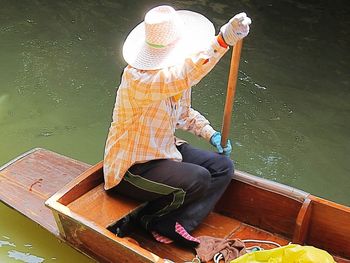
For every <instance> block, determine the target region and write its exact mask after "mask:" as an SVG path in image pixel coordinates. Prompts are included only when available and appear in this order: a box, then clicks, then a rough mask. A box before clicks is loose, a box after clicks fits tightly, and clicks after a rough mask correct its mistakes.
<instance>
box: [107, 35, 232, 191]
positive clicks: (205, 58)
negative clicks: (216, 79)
mask: <svg viewBox="0 0 350 263" xmlns="http://www.w3.org/2000/svg"><path fill="white" fill-rule="evenodd" d="M226 51H227V48H224V47H222V46H220V44H219V43H218V40H217V39H216V38H215V39H213V42H212V44H211V45H210V47H208V49H207V50H204V51H203V52H200V53H198V54H197V55H195V56H194V57H192V58H189V59H186V60H185V61H184V63H183V64H181V65H177V66H172V67H168V68H164V69H160V70H138V69H135V68H132V67H131V66H127V67H126V68H125V69H124V73H123V75H122V79H121V84H120V86H119V89H118V92H117V98H116V102H115V106H114V111H113V121H112V123H111V126H110V129H109V134H108V137H107V141H106V147H105V155H104V179H105V189H110V188H112V187H114V186H116V185H117V184H118V183H119V182H120V181H121V180H122V178H123V176H124V174H125V173H126V172H127V170H128V169H129V168H130V167H131V166H132V165H133V164H135V163H143V162H147V161H150V160H154V159H172V160H175V161H182V156H181V154H180V152H179V151H178V150H177V148H176V144H177V143H180V142H179V141H178V140H177V138H176V137H175V135H174V133H175V129H177V128H179V129H183V130H187V131H190V132H192V133H194V134H196V135H198V136H200V137H203V138H205V139H207V140H210V137H211V136H212V135H213V134H214V132H215V130H214V129H213V128H212V127H211V126H210V123H209V121H208V120H207V119H206V118H205V117H203V116H202V115H201V114H200V113H199V112H197V111H195V110H194V109H192V108H191V87H192V86H193V85H195V84H197V83H198V82H199V81H200V80H201V79H202V78H203V77H204V76H205V75H206V74H207V73H209V71H210V70H211V69H212V68H213V67H214V66H215V65H216V63H217V62H218V61H219V60H220V58H221V57H222V56H223V55H224V54H225V52H226Z"/></svg>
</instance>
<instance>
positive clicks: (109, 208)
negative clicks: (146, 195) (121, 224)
mask: <svg viewBox="0 0 350 263" xmlns="http://www.w3.org/2000/svg"><path fill="white" fill-rule="evenodd" d="M139 205H141V203H140V202H137V201H134V200H132V199H130V198H126V197H124V196H120V195H117V194H114V193H113V194H107V193H106V191H105V190H104V189H103V183H102V184H100V185H98V186H96V187H95V188H93V189H91V190H90V191H88V192H87V193H85V194H83V195H82V196H80V197H79V198H78V199H76V200H74V201H73V202H71V203H70V204H68V205H67V206H68V208H69V209H70V210H72V211H74V212H76V213H77V214H79V215H81V216H83V217H85V218H86V219H87V220H90V221H91V222H95V223H97V224H99V225H101V226H104V227H106V228H107V227H108V226H110V225H111V224H113V223H116V222H117V221H118V220H119V219H121V218H123V217H124V216H126V215H128V214H129V213H131V212H132V211H133V210H135V209H136V208H137V207H138V206H139ZM92 211H93V212H92Z"/></svg>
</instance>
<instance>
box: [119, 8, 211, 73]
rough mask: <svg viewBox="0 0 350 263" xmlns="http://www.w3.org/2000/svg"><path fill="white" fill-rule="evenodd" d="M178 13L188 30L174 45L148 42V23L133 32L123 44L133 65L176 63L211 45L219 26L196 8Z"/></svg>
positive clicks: (148, 67)
mask: <svg viewBox="0 0 350 263" xmlns="http://www.w3.org/2000/svg"><path fill="white" fill-rule="evenodd" d="M176 12H177V13H178V15H179V16H180V18H181V19H182V21H183V23H184V27H183V30H184V32H182V37H181V38H180V39H179V40H178V41H177V42H176V43H175V44H174V45H170V46H168V47H164V48H153V47H151V46H149V45H148V44H146V42H145V30H144V26H145V25H144V22H142V23H140V24H138V25H137V26H136V27H135V28H134V29H133V30H132V31H131V32H130V34H129V35H128V37H127V38H126V40H125V42H124V45H123V57H124V59H125V61H126V62H127V63H128V64H129V65H130V66H132V67H134V68H137V69H141V70H156V69H161V68H166V67H170V66H174V65H177V64H180V63H181V62H183V61H184V60H185V59H186V58H188V57H189V56H190V55H192V54H195V53H198V52H200V51H202V50H204V49H205V48H207V47H208V45H210V43H211V41H212V37H213V36H214V35H215V28H214V25H213V23H212V22H211V21H210V20H209V19H207V18H206V17H205V16H203V15H201V14H199V13H195V12H192V11H187V10H178V11H176Z"/></svg>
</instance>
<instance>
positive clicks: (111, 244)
mask: <svg viewBox="0 0 350 263" xmlns="http://www.w3.org/2000/svg"><path fill="white" fill-rule="evenodd" d="M0 200H1V201H2V202H4V203H5V204H7V205H8V206H10V207H12V208H14V209H16V210H17V211H19V212H20V213H22V214H23V215H25V216H27V217H29V218H30V219H32V220H33V221H35V222H36V223H38V224H39V225H41V226H42V227H44V228H45V229H47V230H48V231H49V232H51V233H52V234H53V235H55V236H57V237H58V238H60V239H62V240H64V241H65V242H67V243H69V244H70V245H71V246H72V247H74V248H75V249H77V250H79V251H80V252H82V253H84V254H86V255H88V256H89V257H91V258H93V259H95V260H97V261H99V262H169V261H170V262H171V261H173V262H186V261H191V260H192V259H193V258H194V257H195V254H194V251H191V250H187V249H184V248H181V247H178V246H176V245H175V244H171V245H163V244H159V243H157V242H156V241H154V240H153V239H152V238H151V237H150V236H149V235H148V234H147V233H145V232H143V231H142V230H140V229H137V228H134V229H131V231H130V236H129V237H126V238H119V237H117V236H116V235H115V234H114V233H113V232H112V231H110V230H109V229H111V228H110V227H111V226H113V225H114V224H115V223H116V222H118V221H119V220H120V219H122V218H124V217H125V216H126V215H127V214H128V213H130V212H131V211H133V210H134V209H136V208H137V207H138V206H139V205H140V204H139V203H137V202H135V201H132V200H130V199H127V198H125V197H122V196H117V195H113V196H111V195H107V194H106V193H105V191H104V190H103V176H102V163H98V164H96V165H94V166H90V165H88V164H85V163H82V162H79V161H76V160H73V159H71V158H68V157H65V156H62V155H59V154H57V153H54V152H51V151H48V150H45V149H39V148H37V149H33V150H31V151H29V152H27V153H25V154H23V155H21V156H19V157H18V158H16V159H14V160H13V161H11V162H9V163H8V164H6V165H4V166H3V167H1V168H0ZM45 204H46V206H45ZM50 209H51V211H50ZM193 234H194V236H201V235H210V236H214V237H222V238H223V237H227V238H228V237H230V238H232V237H235V238H241V239H260V240H261V239H263V240H270V241H274V242H277V243H279V244H281V245H286V244H288V243H289V242H293V243H299V244H307V245H312V246H315V247H318V248H321V249H324V250H326V251H328V252H329V253H331V254H332V255H333V256H334V259H335V260H336V261H337V262H350V208H349V207H346V206H342V205H339V204H336V203H333V202H330V201H327V200H324V199H322V198H319V197H316V196H313V195H311V194H308V193H305V192H303V191H300V190H297V189H295V188H292V187H288V186H285V185H282V184H279V183H276V182H271V181H268V180H265V179H261V178H258V177H255V176H252V175H249V174H246V173H244V172H239V171H237V172H235V175H234V176H233V179H232V182H231V184H230V186H229V188H228V189H227V191H226V192H225V194H224V196H223V197H222V198H221V200H220V201H219V202H218V204H217V206H216V208H215V211H214V212H212V213H211V214H210V215H209V216H208V218H207V219H206V220H205V221H204V222H203V223H202V224H201V225H200V227H199V228H198V229H197V230H196V231H195V232H194V233H193ZM252 245H253V244H252ZM262 246H263V247H265V248H273V246H271V245H268V244H267V245H262Z"/></svg>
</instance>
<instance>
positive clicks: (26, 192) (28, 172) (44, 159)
mask: <svg viewBox="0 0 350 263" xmlns="http://www.w3.org/2000/svg"><path fill="white" fill-rule="evenodd" d="M88 167H89V165H88V164H85V163H82V162H79V161H76V160H73V159H71V158H68V157H65V156H63V155H59V154H57V153H54V152H51V151H48V150H44V149H40V148H36V149H33V150H31V151H29V152H28V153H25V154H23V155H21V156H20V158H16V159H15V160H13V161H10V162H9V163H8V164H6V165H4V166H2V168H0V200H1V201H2V202H4V203H5V204H6V205H8V206H9V207H11V208H13V209H15V210H17V211H19V212H20V213H21V214H23V215H24V216H26V217H28V218H30V219H31V220H33V221H34V222H36V223H38V224H39V225H41V226H42V227H43V228H45V229H47V230H48V231H50V232H51V233H53V234H55V235H58V229H57V226H56V223H55V220H54V218H53V215H52V213H51V211H50V210H49V209H48V208H46V207H45V205H44V202H45V200H46V199H47V198H48V197H49V196H51V195H52V194H54V193H55V192H56V191H57V190H59V189H60V188H62V187H63V186H64V185H66V184H67V183H68V182H69V181H71V180H72V179H73V178H75V177H77V176H78V175H79V174H81V173H82V172H83V171H85V170H86V169H87V168H88Z"/></svg>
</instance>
